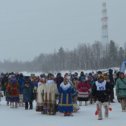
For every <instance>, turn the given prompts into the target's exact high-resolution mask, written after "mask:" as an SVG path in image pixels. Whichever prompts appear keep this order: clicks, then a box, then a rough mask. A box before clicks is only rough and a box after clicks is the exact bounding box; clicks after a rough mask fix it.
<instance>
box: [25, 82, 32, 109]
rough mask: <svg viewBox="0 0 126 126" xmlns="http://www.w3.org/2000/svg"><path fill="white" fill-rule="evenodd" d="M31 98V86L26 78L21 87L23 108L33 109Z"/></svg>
mask: <svg viewBox="0 0 126 126" xmlns="http://www.w3.org/2000/svg"><path fill="white" fill-rule="evenodd" d="M33 99H34V94H33V86H32V85H31V82H30V80H26V81H25V85H24V89H23V100H24V102H25V110H27V109H28V108H29V109H33ZM29 106H30V107H29Z"/></svg>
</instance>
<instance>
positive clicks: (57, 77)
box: [55, 73, 63, 90]
mask: <svg viewBox="0 0 126 126" xmlns="http://www.w3.org/2000/svg"><path fill="white" fill-rule="evenodd" d="M55 82H56V84H57V89H58V90H59V88H60V84H61V83H62V82H63V77H62V75H61V73H58V74H57V76H56V78H55Z"/></svg>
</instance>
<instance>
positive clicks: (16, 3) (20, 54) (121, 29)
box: [0, 0, 126, 61]
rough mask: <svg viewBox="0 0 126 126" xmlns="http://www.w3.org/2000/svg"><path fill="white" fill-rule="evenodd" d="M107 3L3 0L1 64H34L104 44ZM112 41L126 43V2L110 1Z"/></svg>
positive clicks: (95, 0)
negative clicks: (43, 58) (66, 51)
mask: <svg viewBox="0 0 126 126" xmlns="http://www.w3.org/2000/svg"><path fill="white" fill-rule="evenodd" d="M102 1H103V0H0V60H3V59H9V60H16V59H18V60H22V61H26V60H32V59H33V58H34V57H35V56H37V55H39V54H40V53H52V52H54V50H57V49H58V48H59V47H61V46H63V47H64V48H67V49H72V48H75V47H76V46H77V45H78V44H79V43H82V42H90V43H91V42H94V41H95V40H101V15H102V14H101V9H102V6H101V5H102ZM107 6H108V16H109V23H108V24H109V39H113V40H115V41H116V42H120V43H123V42H126V14H125V13H126V0H107Z"/></svg>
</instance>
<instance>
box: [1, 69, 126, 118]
mask: <svg viewBox="0 0 126 126" xmlns="http://www.w3.org/2000/svg"><path fill="white" fill-rule="evenodd" d="M114 87H115V89H116V95H117V99H118V102H119V103H120V104H121V108H122V111H123V112H126V78H125V75H124V73H123V72H118V73H114V72H113V70H112V69H109V71H108V72H101V71H98V72H97V73H93V72H92V73H89V74H85V73H84V72H81V73H77V72H75V73H74V74H70V73H66V74H65V75H64V76H62V74H61V73H58V74H57V75H56V76H55V75H53V74H52V73H49V74H48V75H45V74H41V75H40V76H35V75H31V76H24V75H23V74H22V73H6V74H3V73H2V74H1V76H0V99H1V97H4V96H5V98H6V102H7V106H9V107H10V108H18V107H24V108H25V110H29V109H33V101H35V102H36V111H37V112H41V113H42V114H48V115H55V114H56V113H57V112H61V113H63V114H64V116H73V113H74V112H78V111H79V109H80V106H82V105H85V106H87V105H88V104H94V103H95V104H96V113H95V114H96V115H98V120H102V119H103V115H102V111H103V110H102V106H103V107H104V109H105V113H104V116H105V117H106V118H108V116H109V110H111V108H110V104H111V103H114Z"/></svg>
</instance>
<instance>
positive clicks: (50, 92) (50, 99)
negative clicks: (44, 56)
mask: <svg viewBox="0 0 126 126" xmlns="http://www.w3.org/2000/svg"><path fill="white" fill-rule="evenodd" d="M57 94H58V89H57V85H56V83H55V82H54V76H53V75H52V74H48V79H47V82H46V86H45V89H44V106H43V114H49V115H55V114H56V95H57Z"/></svg>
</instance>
